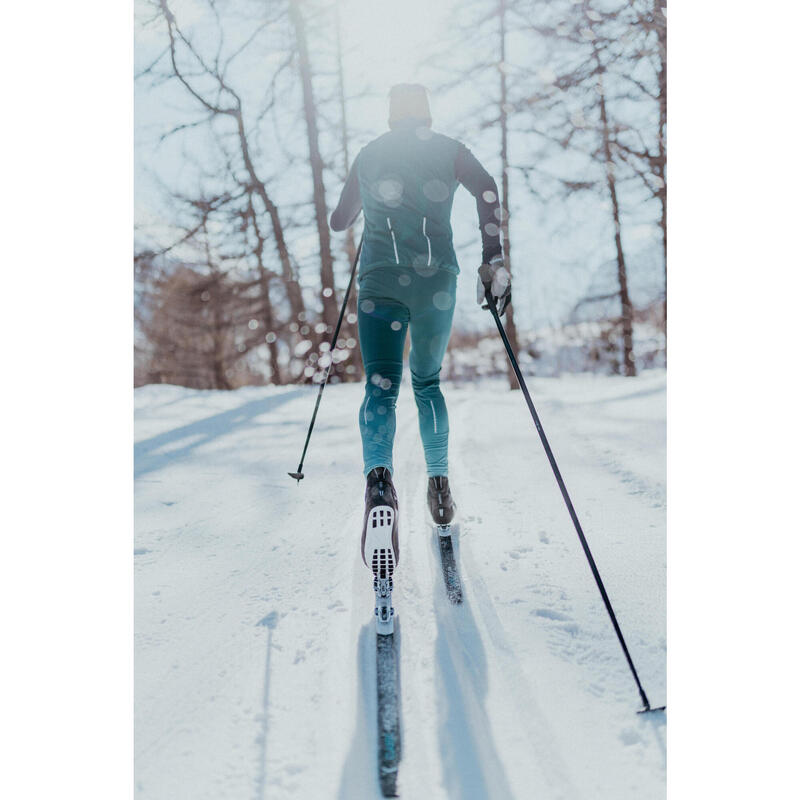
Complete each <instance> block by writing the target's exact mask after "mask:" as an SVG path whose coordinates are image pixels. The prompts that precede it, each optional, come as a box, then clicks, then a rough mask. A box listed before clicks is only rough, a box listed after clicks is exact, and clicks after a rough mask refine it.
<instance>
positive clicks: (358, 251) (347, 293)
mask: <svg viewBox="0 0 800 800" xmlns="http://www.w3.org/2000/svg"><path fill="white" fill-rule="evenodd" d="M362 244H364V234H363V233H362V234H361V241H359V243H358V248H357V249H356V255H355V258H354V259H353V268H352V269H351V270H350V281H349V282H348V284H347V290H346V291H345V293H344V300H342V309H341V311H340V312H339V321H338V322H337V323H336V330H335V331H334V332H333V338H332V339H331V346H330V350H329V352H330V356H331V360H330V361H329V362H328V366H327V368H326V370H325V377H324V378H323V379H322V383H320V385H319V393H318V394H317V402H316V404H315V405H314V413H313V414H312V415H311V422H310V423H309V426H308V433H307V434H306V443H305V445H303V455H301V456H300V464H299V465H298V467H297V472H290V473H289V475H290V477H292V478H294V479H295V480H296V481H297V482H298V483H300V481H301V480H303V478H305V475H303V462H304V461H305V459H306V450H308V442H309V440H310V439H311V431H313V430H314V422H315V421H316V419H317V411H319V402H320V400H322V392H323V391H325V386H326V384H327V383H328V376H329V375H330V374H331V367H332V366H333V351H334V350H335V349H336V341H337V340H338V338H339V329H340V328H341V327H342V320H343V319H344V311H345V309H346V308H347V301H348V300H349V299H350V290H351V289H352V288H353V278H355V276H356V267H357V266H358V259H359V257H360V256H361V245H362Z"/></svg>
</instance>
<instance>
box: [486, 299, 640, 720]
mask: <svg viewBox="0 0 800 800" xmlns="http://www.w3.org/2000/svg"><path fill="white" fill-rule="evenodd" d="M486 302H487V303H488V305H489V310H490V311H491V312H492V316H493V317H494V321H495V323H496V324H497V330H498V332H499V333H500V338H501V339H502V340H503V344H504V345H505V348H506V353H507V354H508V358H509V361H510V362H511V367H512V369H513V370H514V374H515V375H516V376H517V381H519V387H520V389H521V390H522V394H523V396H524V397H525V402H526V403H527V404H528V410H529V411H530V412H531V417H533V424H534V425H535V426H536V430H537V432H538V433H539V438H540V439H541V440H542V446H543V447H544V451H545V453H546V454H547V460H548V461H549V462H550V467H551V468H552V470H553V474H554V475H555V478H556V482H557V483H558V488H559V489H560V490H561V496H562V497H563V498H564V503H565V504H566V506H567V511H568V512H569V516H570V518H571V519H572V524H573V525H574V526H575V532H576V533H577V534H578V539H579V540H580V543H581V547H582V548H583V552H584V554H585V555H586V560H587V561H588V562H589V568H590V569H591V571H592V575H593V576H594V580H595V583H596V584H597V588H598V589H599V590H600V596H601V597H602V598H603V603H604V605H605V607H606V611H607V612H608V616H609V617H610V619H611V624H612V625H613V627H614V631H615V633H616V634H617V639H619V643H620V646H621V647H622V652H623V653H624V654H625V660H626V661H627V662H628V667H630V671H631V674H632V675H633V679H634V681H636V687H637V688H638V690H639V696H640V697H641V699H642V703H643V704H644V711H650V710H652V709H651V708H650V701H649V700H648V699H647V694H646V693H645V691H644V687H643V686H642V682H641V681H640V680H639V674H638V673H637V672H636V667H635V666H634V663H633V658H631V654H630V652H629V651H628V645H627V644H626V643H625V637H624V636H623V635H622V629H621V628H620V626H619V622H617V615H616V614H615V613H614V608H613V606H612V605H611V600H610V599H609V597H608V593H607V592H606V587H605V586H604V585H603V579H602V578H601V577H600V572H599V570H598V569H597V564H596V563H595V560H594V556H593V555H592V551H591V550H590V549H589V543H588V542H587V541H586V536H585V535H584V533H583V528H582V527H581V523H580V521H579V520H578V515H577V513H576V512H575V507H574V506H573V505H572V499H571V498H570V496H569V492H568V491H567V487H566V484H565V483H564V479H563V478H562V477H561V470H560V469H559V468H558V464H557V463H556V458H555V456H554V455H553V451H552V449H551V447H550V442H548V440H547V436H546V434H545V432H544V428H543V427H542V423H541V420H540V419H539V415H538V414H537V413H536V408H535V407H534V405H533V400H532V399H531V395H530V392H529V391H528V386H527V384H526V383H525V378H523V376H522V372H521V370H520V368H519V364H518V363H517V358H516V356H515V355H514V351H513V349H512V347H511V343H510V342H509V341H508V336H506V331H505V328H504V327H503V323H502V321H501V320H500V316H499V315H498V313H497V305H496V304H495V302H494V298H493V297H492V293H491V291H489V290H488V289H487V291H486Z"/></svg>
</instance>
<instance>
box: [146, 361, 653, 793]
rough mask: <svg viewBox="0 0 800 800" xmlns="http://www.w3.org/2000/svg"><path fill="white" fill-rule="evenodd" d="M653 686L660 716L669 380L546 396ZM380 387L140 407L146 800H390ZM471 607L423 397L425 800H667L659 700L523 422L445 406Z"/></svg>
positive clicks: (405, 686)
mask: <svg viewBox="0 0 800 800" xmlns="http://www.w3.org/2000/svg"><path fill="white" fill-rule="evenodd" d="M531 388H532V391H533V393H534V399H535V400H536V401H537V402H538V409H539V412H540V414H541V416H542V421H543V423H544V426H545V429H546V431H547V433H548V436H549V438H550V440H551V444H552V445H553V449H554V451H555V454H556V457H557V458H558V460H559V464H560V466H561V469H562V472H563V475H564V478H565V480H566V482H567V486H568V487H569V489H570V492H571V494H572V496H573V500H574V502H575V506H576V508H577V510H578V514H579V516H580V517H581V520H582V523H583V526H584V529H585V531H586V534H587V537H588V539H589V542H590V544H591V546H592V548H593V551H594V554H595V558H596V560H597V563H598V566H599V568H600V571H601V573H602V575H603V578H604V580H605V582H606V586H607V589H608V591H609V594H610V596H611V599H612V602H613V603H614V605H615V608H616V611H617V615H618V617H619V619H620V623H621V625H622V627H623V630H624V632H625V634H626V638H627V640H628V644H629V647H630V649H631V651H632V655H633V657H634V660H635V661H636V664H637V666H638V668H639V670H640V674H641V677H642V680H643V682H644V684H645V687H646V689H647V691H648V693H649V695H650V699H651V701H652V702H653V703H654V704H660V703H663V702H664V701H665V699H666V696H665V691H666V689H665V654H666V643H665V494H666V489H665V419H664V416H665V377H664V373H663V372H660V371H653V372H649V373H646V374H644V375H642V376H641V377H639V378H635V379H623V378H607V377H605V378H603V377H598V376H572V377H568V378H562V379H558V380H556V379H535V380H533V381H532V384H531ZM361 391H362V389H361V387H359V386H355V385H340V386H331V387H329V388H328V389H327V390H326V393H325V397H324V399H323V404H322V407H321V411H320V416H319V418H318V422H317V426H316V429H315V432H314V436H313V438H312V442H311V446H310V450H309V455H308V458H307V460H306V465H305V473H306V479H305V480H304V481H303V482H302V483H301V484H300V485H297V484H296V483H295V482H294V481H292V480H291V479H290V478H289V477H288V476H287V475H286V473H287V471H289V470H294V469H295V468H296V467H297V459H298V458H299V454H300V450H301V447H302V443H303V438H304V436H305V431H306V426H307V424H308V420H309V416H310V414H311V410H312V408H313V404H314V396H315V393H316V389H315V388H312V387H285V388H250V389H242V390H239V391H236V392H229V393H223V392H198V391H192V390H187V389H182V388H178V387H172V386H148V387H144V388H141V389H138V390H137V392H136V414H137V416H136V438H137V444H136V462H135V471H136V542H135V550H134V563H135V574H136V623H135V634H136V709H135V715H136V733H135V756H136V796H137V797H140V798H143V799H144V798H148V799H150V798H152V799H153V800H156V799H157V800H179V799H181V798H186V799H187V800H188V799H189V798H191V800H204V798H207V799H208V800H222V799H223V798H236V800H242V799H243V798H254V799H255V798H257V799H258V800H261V798H311V797H314V798H342V800H360V798H374V797H378V796H379V792H378V784H377V778H376V768H375V751H376V742H375V732H374V728H375V722H374V719H375V699H374V698H375V686H374V680H375V677H374V630H373V628H374V623H373V621H372V609H373V596H372V587H371V576H370V573H369V572H368V571H367V570H366V568H365V567H364V566H363V565H362V563H361V561H360V558H359V552H358V545H359V535H360V517H361V513H362V509H361V502H362V495H363V483H362V477H361V474H360V443H359V441H358V432H357V425H356V419H357V408H358V404H359V402H360V399H361ZM446 392H447V398H448V403H449V408H450V426H451V471H450V474H451V480H452V483H453V486H454V494H455V497H456V501H457V503H458V506H459V515H460V517H459V518H460V526H459V550H460V561H461V570H462V579H463V583H464V592H465V602H464V604H463V606H461V607H452V606H449V605H448V603H447V601H446V599H445V596H444V591H443V588H442V582H441V576H440V573H439V570H438V564H437V560H436V559H437V554H436V550H435V549H434V541H433V537H432V533H431V531H430V529H429V527H428V525H427V522H426V516H425V515H426V512H425V507H424V492H425V483H426V478H425V471H424V464H423V460H422V452H421V446H420V444H419V437H418V433H417V426H416V418H415V407H414V405H413V401H412V399H411V393H410V386H407V385H404V386H403V387H402V391H401V398H400V403H399V407H398V415H399V419H398V435H397V442H396V449H395V470H396V476H395V478H396V484H397V487H398V492H399V499H400V510H401V553H400V565H399V568H398V570H397V573H396V587H395V592H394V605H395V608H396V609H397V614H398V618H399V624H398V629H399V631H400V634H399V636H400V669H401V691H402V709H401V713H402V730H403V760H402V762H401V765H400V777H399V782H398V785H399V789H400V792H401V794H402V796H403V797H406V798H414V799H415V800H416V799H417V798H426V799H429V800H434V799H435V798H448V799H449V800H452V799H453V798H492V799H493V800H494V798H533V797H535V798H541V799H542V800H545V799H546V800H554V799H555V798H565V800H566V799H569V800H574V799H576V798H586V800H628V799H630V800H634V798H635V800H650V799H651V798H662V797H664V795H665V787H664V782H665V761H666V754H665V742H666V729H665V719H664V716H663V715H651V716H639V715H637V714H636V713H635V711H636V709H637V708H638V707H639V706H638V702H639V698H638V695H637V693H636V689H635V685H634V683H633V681H632V679H631V676H630V674H629V672H628V670H627V666H626V664H625V662H624V660H623V657H622V654H621V652H620V649H619V646H618V643H617V641H616V639H615V637H614V632H613V629H612V628H611V625H610V623H609V620H608V618H607V616H606V613H605V610H604V608H603V606H602V601H601V599H600V597H599V595H598V593H597V589H596V587H595V585H594V583H593V581H592V578H591V574H590V572H589V569H588V566H587V564H586V561H585V559H584V556H583V553H582V551H581V550H580V545H579V543H578V540H577V537H576V536H575V532H574V530H573V528H572V525H571V522H570V520H569V517H568V516H567V512H566V510H565V508H564V506H563V502H562V500H561V496H560V494H559V492H558V488H557V486H556V484H555V481H554V479H553V476H552V474H551V473H550V470H549V466H548V464H547V461H546V458H545V456H544V453H543V451H542V448H541V445H540V443H539V440H538V437H537V435H536V432H535V430H534V428H533V425H532V423H531V421H530V417H529V416H528V412H527V409H526V408H525V405H524V402H523V398H522V397H521V396H520V394H519V393H510V392H508V391H507V389H506V388H505V384H504V383H503V382H501V381H487V382H483V383H479V384H477V385H474V386H466V387H465V386H462V387H451V388H446Z"/></svg>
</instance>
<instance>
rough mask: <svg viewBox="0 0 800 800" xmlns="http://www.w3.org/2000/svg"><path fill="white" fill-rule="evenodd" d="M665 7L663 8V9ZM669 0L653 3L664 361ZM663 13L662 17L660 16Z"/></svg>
mask: <svg viewBox="0 0 800 800" xmlns="http://www.w3.org/2000/svg"><path fill="white" fill-rule="evenodd" d="M662 9H663V10H662ZM666 10H667V0H659V2H655V3H653V16H654V18H655V20H654V21H655V27H656V35H657V37H658V90H659V91H658V170H657V172H656V174H657V175H658V177H659V178H660V179H661V186H660V187H659V192H658V199H659V201H660V202H661V241H662V244H663V248H664V363H665V364H666V361H667V25H666V19H665V18H664V15H665V12H666ZM659 15H661V19H658V16H659Z"/></svg>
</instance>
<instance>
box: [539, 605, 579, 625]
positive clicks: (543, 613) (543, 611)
mask: <svg viewBox="0 0 800 800" xmlns="http://www.w3.org/2000/svg"><path fill="white" fill-rule="evenodd" d="M531 614H535V615H536V616H537V617H544V618H545V619H552V620H555V621H557V622H570V621H571V620H572V617H568V616H567V615H566V614H562V613H561V612H560V611H554V610H553V609H551V608H536V609H534V610H533V611H531Z"/></svg>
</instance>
